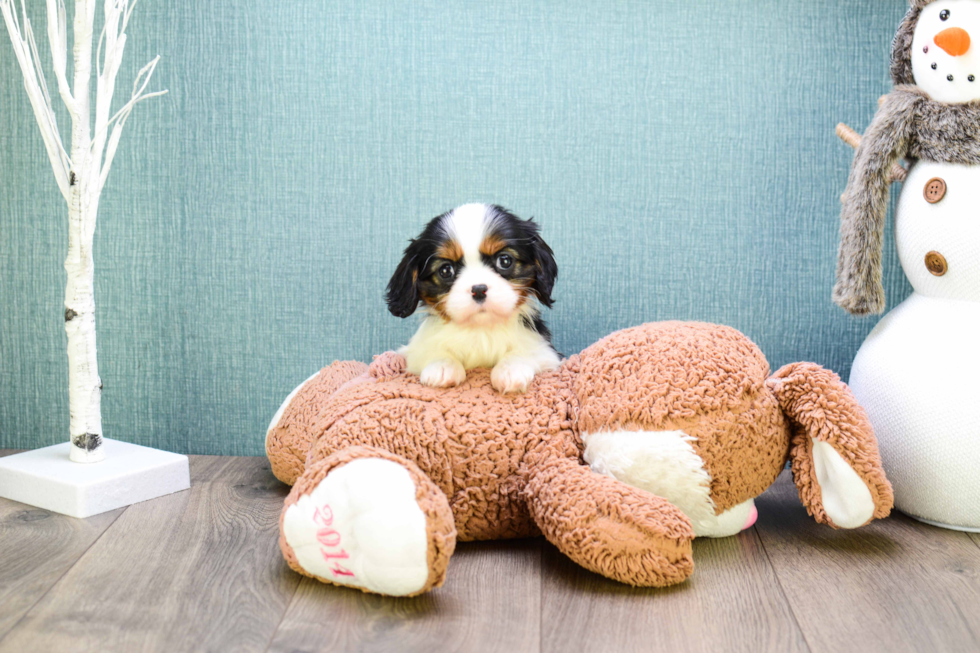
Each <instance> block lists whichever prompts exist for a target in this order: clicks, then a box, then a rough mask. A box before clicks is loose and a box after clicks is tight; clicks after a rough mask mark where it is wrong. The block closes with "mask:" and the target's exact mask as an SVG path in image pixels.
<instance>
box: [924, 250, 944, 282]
mask: <svg viewBox="0 0 980 653" xmlns="http://www.w3.org/2000/svg"><path fill="white" fill-rule="evenodd" d="M926 269H927V270H929V272H931V273H932V274H934V275H936V276H937V277H941V276H943V275H944V274H946V272H948V271H949V265H947V264H946V257H945V256H943V255H942V254H940V253H939V252H929V253H928V254H926Z"/></svg>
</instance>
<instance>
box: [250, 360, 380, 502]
mask: <svg viewBox="0 0 980 653" xmlns="http://www.w3.org/2000/svg"><path fill="white" fill-rule="evenodd" d="M367 372H368V366H367V365H365V364H364V363H359V362H357V361H334V362H333V363H332V364H331V365H330V366H328V367H325V368H323V369H322V370H320V373H319V374H317V375H316V376H315V377H314V378H312V379H310V380H309V381H307V382H306V383H304V384H303V386H302V387H301V388H300V389H299V392H297V393H296V396H295V397H293V399H292V400H291V401H290V402H289V410H287V411H284V412H283V415H282V417H280V418H279V422H278V423H277V424H274V425H273V427H272V428H271V429H270V430H269V434H268V435H267V436H266V440H265V450H266V454H267V455H268V457H269V462H270V463H272V473H273V474H275V475H276V478H278V479H279V480H281V481H282V482H283V483H288V484H289V485H292V484H293V483H295V482H296V479H297V478H299V475H300V474H302V473H303V468H304V467H305V465H306V455H307V454H308V453H309V451H310V447H311V446H312V445H313V438H314V436H315V434H316V432H317V431H316V429H315V424H316V422H317V416H318V414H319V411H320V409H321V408H322V403H321V399H322V398H323V397H330V396H332V395H333V394H334V393H336V392H337V391H338V390H340V389H341V388H342V387H344V386H345V385H347V384H350V383H356V382H357V381H368V380H369V377H368V375H367Z"/></svg>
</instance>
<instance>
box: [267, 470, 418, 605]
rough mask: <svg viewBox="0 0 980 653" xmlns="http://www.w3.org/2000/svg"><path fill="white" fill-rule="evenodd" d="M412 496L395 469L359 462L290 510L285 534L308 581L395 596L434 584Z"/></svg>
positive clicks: (408, 480) (407, 481) (327, 480)
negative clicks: (320, 580) (313, 578)
mask: <svg viewBox="0 0 980 653" xmlns="http://www.w3.org/2000/svg"><path fill="white" fill-rule="evenodd" d="M415 493H416V489H415V482H414V481H412V478H411V476H409V474H408V471H406V470H405V468H404V467H402V466H401V465H399V464H398V463H395V462H392V461H390V460H382V459H379V458H362V459H359V460H354V461H352V462H349V463H347V464H346V465H344V466H343V467H339V468H337V469H335V470H334V471H332V472H330V473H329V474H327V476H326V478H324V479H323V480H322V481H320V483H319V485H317V486H316V487H315V488H314V489H313V491H312V492H311V493H310V494H308V495H303V496H301V497H300V499H299V501H297V502H296V503H294V504H293V505H291V506H290V507H289V508H287V509H286V515H285V516H284V517H283V523H282V529H283V535H284V536H285V538H286V542H287V543H289V546H290V547H292V549H293V551H294V552H295V554H296V560H297V561H298V562H299V564H300V566H301V567H302V568H303V569H305V570H306V571H307V572H309V573H311V574H314V575H316V576H320V577H321V578H326V579H327V580H331V581H333V582H335V583H340V584H343V585H353V586H355V587H363V588H365V589H368V590H371V591H373V592H379V593H381V594H389V595H391V596H404V595H406V594H412V593H414V592H418V591H419V590H420V589H422V587H423V586H424V585H425V582H426V580H427V579H428V577H429V563H428V559H427V555H428V536H427V535H426V520H425V514H424V513H423V512H422V509H421V508H420V507H419V505H418V503H417V502H416V500H415ZM318 511H319V512H318ZM327 522H329V523H327Z"/></svg>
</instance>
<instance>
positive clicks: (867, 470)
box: [767, 363, 894, 528]
mask: <svg viewBox="0 0 980 653" xmlns="http://www.w3.org/2000/svg"><path fill="white" fill-rule="evenodd" d="M767 385H768V386H769V388H770V389H771V390H772V391H773V393H774V394H775V395H776V399H777V401H778V402H779V405H780V407H781V408H782V409H783V412H784V413H785V414H786V415H787V417H788V418H789V420H790V423H791V425H792V431H793V437H792V442H791V446H790V462H791V466H792V470H793V479H794V482H795V483H796V487H797V490H798V492H799V495H800V501H801V502H802V503H803V505H804V506H805V507H806V509H807V512H809V513H810V514H811V515H813V517H814V519H816V520H817V521H818V522H820V523H823V524H828V525H830V526H833V527H834V528H857V527H859V526H863V525H865V524H867V523H868V522H870V521H871V520H872V519H881V518H883V517H887V516H888V514H889V513H890V512H891V508H892V504H893V502H894V495H893V493H892V487H891V484H890V483H889V482H888V479H887V478H886V477H885V472H884V468H883V466H882V463H881V456H880V455H879V453H878V444H877V441H876V440H875V436H874V430H873V428H872V427H871V422H870V421H869V420H868V416H867V413H865V411H864V409H863V408H861V406H860V405H859V404H858V402H857V399H856V398H855V397H854V395H853V394H852V393H851V391H850V389H849V388H848V387H847V385H845V384H844V383H843V382H842V381H841V380H840V378H839V377H838V376H837V375H836V374H834V373H833V372H830V371H829V370H826V369H824V368H822V367H820V366H819V365H815V364H813V363H793V364H791V365H787V366H785V367H783V368H782V369H780V370H779V371H778V372H776V374H774V375H773V376H772V378H770V379H769V381H768V382H767Z"/></svg>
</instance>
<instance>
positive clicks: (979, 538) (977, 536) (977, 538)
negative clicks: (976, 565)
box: [966, 533, 980, 549]
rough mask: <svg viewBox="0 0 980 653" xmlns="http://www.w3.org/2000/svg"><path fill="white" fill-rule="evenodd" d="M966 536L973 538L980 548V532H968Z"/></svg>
mask: <svg viewBox="0 0 980 653" xmlns="http://www.w3.org/2000/svg"><path fill="white" fill-rule="evenodd" d="M966 536H967V537H969V538H970V539H971V540H973V543H974V544H976V545H977V548H978V549H980V534H977V533H967V534H966Z"/></svg>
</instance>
